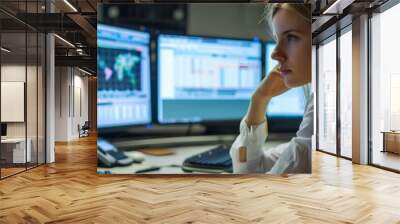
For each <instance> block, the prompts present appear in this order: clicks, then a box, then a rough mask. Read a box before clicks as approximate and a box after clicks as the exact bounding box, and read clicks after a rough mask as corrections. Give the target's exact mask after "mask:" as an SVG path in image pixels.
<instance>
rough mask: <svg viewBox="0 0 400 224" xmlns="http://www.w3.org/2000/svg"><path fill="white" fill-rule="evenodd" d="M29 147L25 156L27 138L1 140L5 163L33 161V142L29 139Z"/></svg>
mask: <svg viewBox="0 0 400 224" xmlns="http://www.w3.org/2000/svg"><path fill="white" fill-rule="evenodd" d="M27 142H28V144H27V147H26V154H25V138H6V139H1V155H2V159H5V163H25V158H26V157H27V161H26V162H30V161H31V157H32V156H31V145H32V141H31V139H30V138H27Z"/></svg>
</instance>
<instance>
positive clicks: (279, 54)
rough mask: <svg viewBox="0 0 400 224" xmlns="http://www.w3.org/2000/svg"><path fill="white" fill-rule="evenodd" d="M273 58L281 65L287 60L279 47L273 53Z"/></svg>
mask: <svg viewBox="0 0 400 224" xmlns="http://www.w3.org/2000/svg"><path fill="white" fill-rule="evenodd" d="M271 58H272V59H274V60H277V61H278V62H279V63H282V62H284V61H285V59H286V57H285V54H284V53H283V52H282V51H281V50H280V49H279V48H278V47H276V48H275V49H274V51H273V52H272V54H271Z"/></svg>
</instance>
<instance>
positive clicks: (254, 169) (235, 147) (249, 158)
mask: <svg viewBox="0 0 400 224" xmlns="http://www.w3.org/2000/svg"><path fill="white" fill-rule="evenodd" d="M267 133H268V131H267V122H266V121H264V122H263V123H261V124H259V125H252V126H250V127H248V125H247V124H246V121H245V119H242V121H241V122H240V134H239V136H237V137H236V139H235V141H234V143H233V144H232V147H231V150H230V155H231V158H232V165H233V172H234V173H258V172H263V169H261V168H262V167H260V165H261V163H262V158H263V154H264V152H263V149H262V147H263V145H264V142H265V139H266V138H267ZM240 148H245V151H246V161H242V162H241V161H240V159H239V149H240Z"/></svg>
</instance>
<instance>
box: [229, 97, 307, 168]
mask: <svg viewBox="0 0 400 224" xmlns="http://www.w3.org/2000/svg"><path fill="white" fill-rule="evenodd" d="M313 113H314V106H313V102H312V100H310V101H309V103H308V105H307V107H306V111H305V114H304V117H303V121H302V122H301V124H300V128H299V130H298V131H297V133H296V136H295V137H293V138H292V139H291V140H290V141H289V142H287V143H284V144H280V145H278V146H275V147H272V148H268V149H266V150H264V149H263V146H264V143H265V140H266V138H267V135H268V130H267V122H266V121H264V122H263V123H261V124H259V125H255V126H251V127H248V125H247V124H246V122H245V120H244V119H243V120H242V121H241V123H240V134H239V136H237V138H236V139H235V141H234V143H233V144H232V147H231V150H230V156H231V158H232V165H233V172H234V173H269V174H282V173H311V145H312V144H311V136H312V133H313ZM240 149H246V150H245V152H246V160H245V161H241V160H240V158H239V157H240V155H239V154H240V153H239V150H240Z"/></svg>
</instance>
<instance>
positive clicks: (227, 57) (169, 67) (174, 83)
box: [158, 35, 262, 123]
mask: <svg viewBox="0 0 400 224" xmlns="http://www.w3.org/2000/svg"><path fill="white" fill-rule="evenodd" d="M261 52H262V50H261V42H260V41H258V40H233V39H222V38H220V39H219V38H206V37H196V36H178V35H160V36H159V37H158V121H159V122H160V123H186V122H202V121H224V120H225V121H226V120H240V119H241V118H242V117H243V116H244V115H245V113H246V111H247V108H248V104H249V99H250V97H251V94H252V93H253V91H254V90H255V88H256V87H257V85H258V84H259V82H260V80H261V72H262V70H261V69H262V64H261V63H262V59H261Z"/></svg>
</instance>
